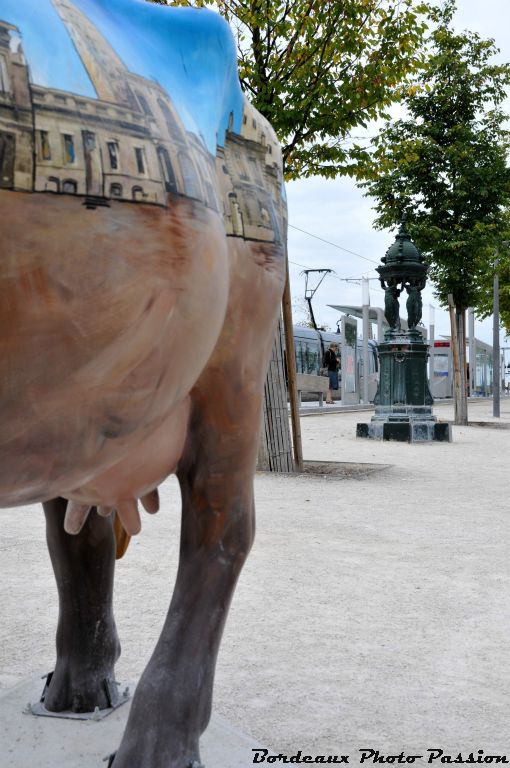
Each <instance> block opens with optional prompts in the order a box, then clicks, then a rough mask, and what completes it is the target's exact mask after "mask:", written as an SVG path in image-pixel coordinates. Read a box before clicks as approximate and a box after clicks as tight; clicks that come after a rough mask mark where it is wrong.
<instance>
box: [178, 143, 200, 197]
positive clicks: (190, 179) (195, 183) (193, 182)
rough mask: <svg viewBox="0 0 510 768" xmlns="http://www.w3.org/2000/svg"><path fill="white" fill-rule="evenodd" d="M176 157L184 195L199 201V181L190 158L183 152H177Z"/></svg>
mask: <svg viewBox="0 0 510 768" xmlns="http://www.w3.org/2000/svg"><path fill="white" fill-rule="evenodd" d="M178 157H179V165H180V166H181V173H182V179H183V181H184V194H185V195H186V196H187V197H193V198H195V200H201V199H202V195H201V194H200V181H199V179H198V174H197V172H196V169H195V166H194V165H193V162H192V160H191V158H190V156H189V155H187V154H186V153H185V152H179V155H178Z"/></svg>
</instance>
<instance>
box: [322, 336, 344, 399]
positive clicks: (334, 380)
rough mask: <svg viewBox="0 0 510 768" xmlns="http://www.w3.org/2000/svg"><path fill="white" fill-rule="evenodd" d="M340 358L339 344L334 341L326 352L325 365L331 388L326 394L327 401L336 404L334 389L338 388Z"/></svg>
mask: <svg viewBox="0 0 510 768" xmlns="http://www.w3.org/2000/svg"><path fill="white" fill-rule="evenodd" d="M339 364H340V358H339V357H338V344H337V343H336V342H334V341H332V342H331V344H330V345H329V349H327V350H326V352H325V353H324V361H323V365H324V367H325V368H327V369H328V377H329V389H328V394H327V395H326V403H327V404H328V405H334V402H333V390H337V389H338V366H339Z"/></svg>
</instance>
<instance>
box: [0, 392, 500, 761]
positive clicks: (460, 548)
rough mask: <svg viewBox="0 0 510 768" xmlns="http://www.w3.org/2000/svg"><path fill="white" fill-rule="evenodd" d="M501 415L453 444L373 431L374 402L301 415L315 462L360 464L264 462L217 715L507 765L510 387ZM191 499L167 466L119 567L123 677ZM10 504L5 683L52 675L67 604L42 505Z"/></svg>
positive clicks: (2, 632)
mask: <svg viewBox="0 0 510 768" xmlns="http://www.w3.org/2000/svg"><path fill="white" fill-rule="evenodd" d="M491 408H492V404H491V403H490V402H489V403H486V402H483V401H480V402H473V403H470V419H471V420H473V421H476V422H477V424H484V426H469V427H455V428H454V442H453V443H451V444H443V443H439V444H427V445H409V444H407V443H381V442H376V441H368V440H360V439H356V438H355V425H356V422H357V421H366V420H368V419H369V418H370V413H367V412H363V413H340V412H334V413H333V412H331V411H329V412H326V413H325V414H324V415H321V416H307V417H306V418H303V419H302V432H303V447H304V456H305V459H307V460H309V461H317V462H327V463H329V464H331V462H341V463H342V465H344V466H347V468H348V469H349V468H350V471H347V472H345V471H344V472H340V473H339V474H335V473H333V472H331V471H328V472H325V473H324V474H320V473H317V472H316V471H315V472H313V473H308V474H302V475H296V476H291V475H271V474H265V473H264V474H263V473H260V474H258V475H257V477H256V480H255V492H256V501H257V515H258V534H257V539H256V542H255V546H254V548H253V551H252V554H251V555H250V558H249V560H248V563H247V565H246V567H245V569H244V571H243V574H242V576H241V579H240V583H239V586H238V589H237V592H236V596H235V598H234V602H233V605H232V609H231V614H230V618H229V622H228V624H227V628H226V631H225V635H224V640H223V644H222V649H221V653H220V658H219V662H218V671H217V678H216V689H215V711H216V712H218V713H219V714H221V715H223V716H225V717H226V718H228V720H229V721H230V722H231V723H232V724H233V725H235V726H236V727H238V728H240V729H242V730H243V731H245V732H247V733H249V734H251V735H252V736H253V737H254V738H255V739H256V740H257V741H259V742H261V743H263V744H267V745H268V746H270V747H271V748H273V749H275V750H276V751H281V752H283V753H286V754H287V755H291V754H295V753H296V752H297V750H300V749H301V750H303V752H304V753H307V754H312V755H316V754H322V755H328V754H330V755H334V754H336V755H340V754H344V755H345V754H350V755H353V754H354V753H357V750H359V749H360V748H364V747H370V748H374V749H379V750H380V751H381V752H382V753H384V754H398V753H400V751H401V750H404V751H405V752H406V754H410V753H412V754H421V753H422V752H423V751H424V750H426V749H427V748H435V747H438V748H442V749H444V750H445V752H447V751H450V752H452V751H453V750H455V752H454V754H455V755H456V754H457V753H458V752H459V751H462V752H463V753H465V754H466V755H467V754H468V753H469V752H470V751H473V750H474V751H475V752H476V750H477V749H484V750H485V752H486V753H488V752H492V754H496V753H497V754H502V753H504V752H505V750H506V752H507V753H508V756H509V759H510V734H509V727H508V722H509V703H508V702H509V694H510V669H509V665H508V658H509V650H510V648H509V646H510V639H509V638H510V566H509V556H508V555H509V551H510V547H509V543H510V542H509V539H510V521H509V515H508V504H507V498H508V486H509V484H508V456H509V454H510V450H509V449H510V399H506V398H504V399H503V400H502V405H501V408H502V417H501V419H499V420H498V423H500V424H501V425H502V426H504V427H509V429H506V428H503V429H495V428H491V426H490V425H491V423H492V424H494V423H495V420H494V419H492V418H491V416H490V413H491ZM436 414H437V415H438V416H439V417H440V418H444V419H448V418H451V417H452V413H451V408H450V407H449V406H438V407H437V408H436ZM363 465H371V466H370V467H365V469H364V468H363ZM374 465H378V466H376V467H375V468H374ZM374 469H377V470H378V471H374ZM368 470H370V471H368ZM179 503H180V502H179V490H178V486H177V483H176V481H175V479H170V480H169V481H167V482H166V483H165V485H164V487H163V489H162V512H161V513H160V514H159V515H156V516H154V517H150V516H145V517H144V521H143V523H144V528H143V531H142V534H141V535H140V536H139V537H138V538H137V539H135V540H134V541H133V542H132V543H131V545H130V548H129V550H128V553H127V555H126V557H125V558H124V560H122V561H121V562H120V563H119V565H118V570H117V578H116V597H115V606H116V616H117V622H118V627H119V632H120V635H121V640H122V643H123V654H122V657H121V659H120V661H119V664H118V677H119V679H121V680H133V679H136V678H137V677H138V676H139V675H140V672H141V671H142V669H143V667H144V665H145V663H146V661H147V660H148V657H149V654H150V652H151V650H152V648H153V646H154V643H155V641H156V638H157V636H158V633H159V631H160V628H161V625H162V622H163V620H164V617H165V613H166V610H167V607H168V603H169V600H170V595H171V590H172V585H173V580H174V577H175V571H176V565H177V551H178V538H179ZM0 516H1V520H2V536H1V538H0V569H1V573H2V579H1V582H0V583H1V586H0V590H1V592H0V597H1V605H2V613H3V617H2V622H1V624H0V692H1V691H2V690H6V689H8V688H10V687H11V686H13V685H15V684H16V683H18V682H20V681H21V680H23V679H26V678H28V677H33V676H35V675H37V674H39V673H40V674H43V673H44V672H47V671H49V670H50V669H51V668H52V666H53V663H54V641H53V633H54V627H55V624H56V615H57V613H56V591H55V588H54V585H53V577H52V572H51V568H50V564H49V558H48V555H47V552H46V547H45V540H44V521H43V516H42V513H41V512H40V510H39V508H38V507H24V508H18V509H13V510H2V511H1V512H0ZM350 762H351V764H352V763H353V762H356V761H355V760H354V759H353V758H351V760H350ZM423 762H426V759H425V758H424V760H423Z"/></svg>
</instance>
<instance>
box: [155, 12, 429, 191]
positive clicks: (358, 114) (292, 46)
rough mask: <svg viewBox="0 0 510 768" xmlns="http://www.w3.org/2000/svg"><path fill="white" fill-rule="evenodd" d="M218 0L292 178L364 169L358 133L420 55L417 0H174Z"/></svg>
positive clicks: (247, 86) (249, 90) (243, 72)
mask: <svg viewBox="0 0 510 768" xmlns="http://www.w3.org/2000/svg"><path fill="white" fill-rule="evenodd" d="M168 4H169V5H186V6H201V7H202V6H206V5H210V6H211V5H212V6H216V8H217V9H218V11H219V12H220V13H221V14H222V15H223V16H224V17H225V18H226V19H227V21H228V22H229V23H230V25H231V28H232V30H233V32H234V35H235V38H236V41H237V48H238V58H239V73H240V80H241V85H242V87H243V90H244V91H245V93H246V94H247V95H248V97H249V99H250V101H251V102H252V103H253V105H254V106H255V107H256V108H257V109H258V110H259V112H260V113H261V114H262V115H264V117H266V118H267V119H268V120H269V122H270V123H271V125H272V126H273V128H274V130H275V131H276V134H277V135H278V138H279V140H280V142H281V143H282V147H283V159H284V165H285V177H286V179H288V180H289V179H297V178H302V177H307V176H313V175H320V176H325V177H329V178H334V177H336V176H338V175H342V174H346V173H351V174H354V173H355V172H359V171H360V163H361V162H362V161H363V159H364V154H363V152H362V151H361V150H360V148H359V147H357V148H355V147H353V137H352V132H353V131H355V130H356V129H358V128H365V127H366V126H367V124H368V122H369V121H371V120H377V119H379V118H381V117H384V116H385V115H386V110H387V108H388V107H389V106H390V105H391V104H392V103H393V102H394V100H395V92H396V88H397V86H398V85H399V84H400V83H401V82H402V81H403V80H404V79H405V78H406V77H407V75H408V74H409V73H410V72H412V71H413V70H414V69H415V68H416V67H417V66H418V64H419V62H420V61H421V56H422V53H421V43H422V40H423V35H424V32H425V21H424V20H425V11H426V7H425V5H424V4H423V3H420V2H419V0H171V2H169V3H168Z"/></svg>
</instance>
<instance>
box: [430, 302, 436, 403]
mask: <svg viewBox="0 0 510 768" xmlns="http://www.w3.org/2000/svg"><path fill="white" fill-rule="evenodd" d="M434 320H435V313H434V307H433V306H432V304H429V345H430V346H429V387H430V392H431V394H432V397H434V392H433V387H434V338H435V335H436V328H435V323H434Z"/></svg>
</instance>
